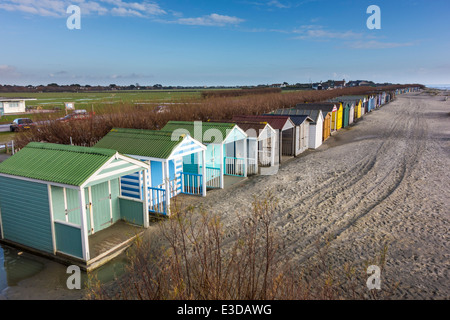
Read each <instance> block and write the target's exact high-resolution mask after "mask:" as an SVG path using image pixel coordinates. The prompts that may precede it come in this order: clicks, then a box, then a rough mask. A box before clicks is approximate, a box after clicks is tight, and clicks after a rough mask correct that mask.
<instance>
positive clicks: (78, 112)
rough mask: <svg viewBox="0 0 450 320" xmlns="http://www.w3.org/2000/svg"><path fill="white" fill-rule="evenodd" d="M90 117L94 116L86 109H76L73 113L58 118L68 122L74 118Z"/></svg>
mask: <svg viewBox="0 0 450 320" xmlns="http://www.w3.org/2000/svg"><path fill="white" fill-rule="evenodd" d="M90 117H92V114H91V113H89V112H87V111H86V110H75V111H74V112H73V113H70V114H68V115H66V116H65V117H62V118H59V119H57V120H58V121H62V122H68V121H72V120H82V119H89V118H90Z"/></svg>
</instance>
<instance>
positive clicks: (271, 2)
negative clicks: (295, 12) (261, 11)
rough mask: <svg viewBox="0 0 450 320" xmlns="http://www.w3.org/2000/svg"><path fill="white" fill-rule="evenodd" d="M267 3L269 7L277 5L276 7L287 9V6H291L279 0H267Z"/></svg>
mask: <svg viewBox="0 0 450 320" xmlns="http://www.w3.org/2000/svg"><path fill="white" fill-rule="evenodd" d="M267 5H268V6H270V7H277V8H279V9H287V8H290V7H291V6H290V5H288V4H283V3H281V2H280V1H278V0H272V1H269V2H267Z"/></svg>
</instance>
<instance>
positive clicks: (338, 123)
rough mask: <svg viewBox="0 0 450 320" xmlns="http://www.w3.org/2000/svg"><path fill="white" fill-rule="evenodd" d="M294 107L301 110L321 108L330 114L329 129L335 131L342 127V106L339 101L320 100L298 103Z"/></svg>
mask: <svg viewBox="0 0 450 320" xmlns="http://www.w3.org/2000/svg"><path fill="white" fill-rule="evenodd" d="M295 109H303V110H322V112H327V113H330V114H331V128H330V129H331V131H337V130H339V129H341V128H342V116H343V107H342V103H340V102H322V103H300V104H297V105H296V106H295Z"/></svg>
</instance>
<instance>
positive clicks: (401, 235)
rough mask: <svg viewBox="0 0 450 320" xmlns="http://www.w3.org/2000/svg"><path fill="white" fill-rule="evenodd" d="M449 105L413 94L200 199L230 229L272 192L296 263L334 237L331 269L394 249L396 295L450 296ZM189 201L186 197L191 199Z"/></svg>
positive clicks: (391, 279) (391, 268) (388, 274)
mask: <svg viewBox="0 0 450 320" xmlns="http://www.w3.org/2000/svg"><path fill="white" fill-rule="evenodd" d="M449 120H450V102H448V101H444V98H443V96H430V95H428V94H426V93H421V94H419V93H411V94H406V95H402V96H400V97H399V98H398V99H397V100H396V101H394V102H392V103H390V104H388V105H386V106H384V107H382V108H381V109H379V110H376V111H374V112H372V113H370V114H368V115H366V116H364V118H363V120H361V121H359V122H358V123H357V124H356V125H354V126H351V127H349V128H348V129H342V130H340V131H339V133H338V134H337V135H335V136H333V137H331V138H330V139H329V140H328V141H327V142H326V143H325V144H324V145H323V146H322V147H320V148H319V149H318V150H315V151H308V152H307V153H306V154H304V155H302V156H301V157H300V158H297V159H294V160H292V161H291V162H289V163H288V164H286V165H284V166H283V167H282V168H281V169H280V171H279V172H278V174H276V175H274V176H258V177H254V178H250V179H248V180H247V181H244V182H243V183H241V184H239V185H236V186H233V187H231V188H229V189H227V190H220V191H215V192H210V193H208V196H207V197H206V198H205V199H201V200H199V201H195V204H196V205H199V204H200V203H201V204H202V206H203V207H204V208H205V209H206V210H208V211H211V212H217V213H219V214H220V215H221V216H222V218H223V221H224V224H225V226H226V227H225V228H226V229H227V230H229V232H231V233H232V231H230V230H232V229H233V226H234V224H235V223H236V219H235V218H234V217H236V214H243V213H245V212H250V210H251V202H252V199H253V198H254V197H261V196H262V195H264V194H266V193H267V192H269V191H270V192H272V194H274V195H275V196H276V198H277V199H278V202H279V210H278V212H277V216H276V224H277V227H278V231H279V233H280V234H281V235H282V237H283V239H284V241H285V243H286V245H287V248H288V252H292V254H293V255H294V260H295V261H297V262H298V264H299V266H302V265H305V264H307V261H308V259H314V258H315V255H316V254H317V245H316V243H317V240H318V239H320V238H323V237H324V236H330V235H331V236H332V240H331V250H330V255H331V259H333V261H334V262H333V264H334V265H336V266H342V265H343V264H344V263H346V262H350V263H352V264H353V265H357V266H358V265H359V266H363V265H364V263H365V262H366V261H369V260H371V259H373V258H374V257H375V256H377V254H379V253H380V252H381V251H382V250H383V246H384V245H385V244H386V245H388V252H387V261H386V269H385V272H384V275H383V278H382V281H385V282H384V283H385V284H390V285H394V284H398V288H397V289H396V290H395V292H394V294H393V296H392V298H394V299H448V298H450V274H449V271H450V247H449V240H450V233H449V218H450V210H449V209H448V208H449V206H450V200H449V199H450V191H449V188H448V186H449V183H450V172H449V170H448V168H449V167H450V125H449ZM188 201H189V200H188Z"/></svg>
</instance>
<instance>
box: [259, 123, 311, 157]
mask: <svg viewBox="0 0 450 320" xmlns="http://www.w3.org/2000/svg"><path fill="white" fill-rule="evenodd" d="M267 115H269V116H278V115H275V114H267ZM289 118H291V120H292V122H294V124H295V135H294V139H295V145H294V148H295V156H298V155H300V154H301V153H303V152H305V151H306V150H308V149H309V126H310V124H311V123H312V122H313V120H312V119H311V118H310V117H309V116H306V115H289Z"/></svg>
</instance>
